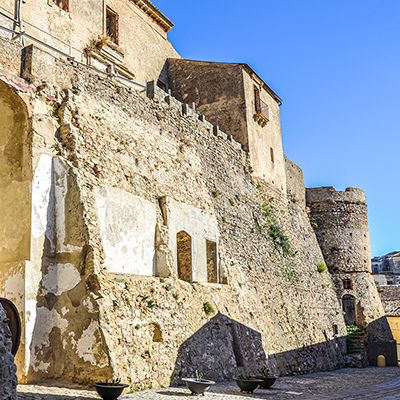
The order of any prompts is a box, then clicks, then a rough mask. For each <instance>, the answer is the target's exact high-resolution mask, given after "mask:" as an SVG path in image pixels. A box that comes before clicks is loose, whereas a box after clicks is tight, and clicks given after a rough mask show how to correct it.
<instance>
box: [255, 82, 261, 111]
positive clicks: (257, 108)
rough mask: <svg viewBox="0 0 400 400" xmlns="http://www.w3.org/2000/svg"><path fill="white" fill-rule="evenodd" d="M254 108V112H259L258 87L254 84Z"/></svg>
mask: <svg viewBox="0 0 400 400" xmlns="http://www.w3.org/2000/svg"><path fill="white" fill-rule="evenodd" d="M254 108H255V112H256V114H260V113H261V99H260V89H259V88H258V87H257V86H254Z"/></svg>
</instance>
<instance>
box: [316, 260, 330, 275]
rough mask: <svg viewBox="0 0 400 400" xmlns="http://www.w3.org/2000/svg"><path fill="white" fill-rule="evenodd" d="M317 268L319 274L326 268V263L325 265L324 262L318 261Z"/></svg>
mask: <svg viewBox="0 0 400 400" xmlns="http://www.w3.org/2000/svg"><path fill="white" fill-rule="evenodd" d="M317 269H318V272H319V273H320V274H322V273H323V272H325V271H326V270H327V269H328V268H327V267H326V265H325V263H323V262H322V263H319V264H318V265H317Z"/></svg>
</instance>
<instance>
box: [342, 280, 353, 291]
mask: <svg viewBox="0 0 400 400" xmlns="http://www.w3.org/2000/svg"><path fill="white" fill-rule="evenodd" d="M342 283H343V289H352V286H353V285H352V282H351V279H343V281H342Z"/></svg>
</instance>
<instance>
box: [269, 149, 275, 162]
mask: <svg viewBox="0 0 400 400" xmlns="http://www.w3.org/2000/svg"><path fill="white" fill-rule="evenodd" d="M269 150H270V153H271V162H272V163H274V162H275V157H274V149H273V148H272V147H270V148H269Z"/></svg>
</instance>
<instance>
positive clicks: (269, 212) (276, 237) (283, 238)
mask: <svg viewBox="0 0 400 400" xmlns="http://www.w3.org/2000/svg"><path fill="white" fill-rule="evenodd" d="M273 201H274V198H273V197H271V198H270V199H269V201H268V202H264V203H263V204H262V205H261V207H260V211H261V215H262V217H263V218H265V219H266V223H265V224H261V223H260V222H259V221H258V219H257V218H254V222H255V225H256V228H257V230H258V231H259V232H260V233H261V234H263V235H264V236H265V237H267V238H269V239H272V244H273V246H274V248H275V249H276V250H281V251H282V253H283V255H284V256H295V254H296V252H293V251H292V247H291V245H290V241H289V237H288V236H287V235H286V234H285V232H284V231H283V228H282V226H281V224H280V223H279V221H278V219H277V218H276V215H275V207H274V205H273V204H272V202H273Z"/></svg>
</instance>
